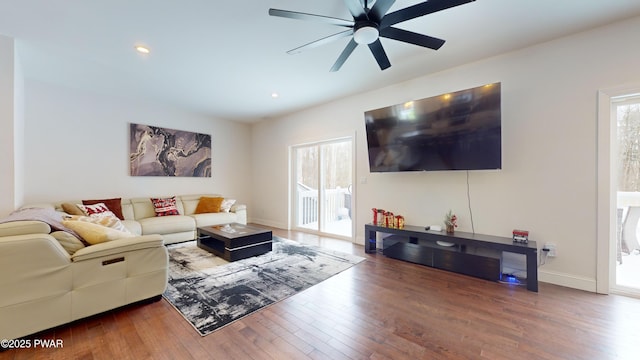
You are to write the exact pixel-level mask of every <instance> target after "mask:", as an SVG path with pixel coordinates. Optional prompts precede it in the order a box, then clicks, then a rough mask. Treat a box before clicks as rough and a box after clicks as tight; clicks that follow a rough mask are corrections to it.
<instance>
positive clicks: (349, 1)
mask: <svg viewBox="0 0 640 360" xmlns="http://www.w3.org/2000/svg"><path fill="white" fill-rule="evenodd" d="M472 1H475V0H429V1H424V2H422V3H419V4H416V5H413V6H409V7H406V8H404V9H401V10H398V11H394V12H392V13H388V14H387V11H389V9H390V8H391V6H392V5H393V4H394V3H395V0H375V1H371V2H369V1H367V0H344V3H345V5H346V6H347V8H348V9H349V12H350V13H351V15H352V16H353V20H344V19H339V18H334V17H329V16H323V15H315V14H306V13H301V12H296V11H289V10H279V9H269V15H271V16H279V17H285V18H290V19H297V20H311V21H319V22H323V23H326V24H331V25H337V26H342V27H345V28H347V30H344V31H341V32H339V33H337V34H333V35H330V36H327V37H324V38H322V39H319V40H316V41H312V42H310V43H308V44H305V45H302V46H300V47H297V48H295V49H292V50H289V51H287V53H288V54H297V53H299V52H301V51H303V50H306V49H309V48H314V47H317V46H320V45H324V44H326V43H329V42H331V41H333V40H337V39H340V38H343V37H347V36H353V37H352V38H351V40H350V41H349V43H348V44H347V46H346V47H345V48H344V50H343V51H342V53H341V54H340V56H339V57H338V60H337V61H336V62H335V64H333V66H332V67H331V71H338V70H340V67H342V65H343V64H344V62H345V61H346V60H347V58H348V57H349V55H351V53H352V52H353V50H354V49H355V48H356V47H357V46H358V45H359V44H362V45H368V46H369V49H370V50H371V53H372V54H373V57H374V58H375V59H376V61H377V62H378V65H379V66H380V70H384V69H387V68H389V67H390V66H391V63H390V62H389V58H388V57H387V54H386V52H385V51H384V48H383V47H382V43H381V42H380V37H384V38H388V39H393V40H398V41H402V42H406V43H409V44H414V45H418V46H423V47H426V48H429V49H433V50H438V49H439V48H440V47H441V46H442V45H444V43H445V41H444V40H442V39H438V38H434V37H431V36H427V35H422V34H418V33H415V32H412V31H407V30H403V29H398V28H395V27H393V25H395V24H398V23H401V22H403V21H407V20H411V19H415V18H417V17H421V16H424V15H427V14H431V13H434V12H437V11H441V10H445V9H448V8H451V7H454V6H458V5H463V4H466V3H469V2H472ZM370 3H373V6H371V8H369V4H370Z"/></svg>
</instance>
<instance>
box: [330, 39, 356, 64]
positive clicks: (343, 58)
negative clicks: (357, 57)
mask: <svg viewBox="0 0 640 360" xmlns="http://www.w3.org/2000/svg"><path fill="white" fill-rule="evenodd" d="M357 46H358V43H357V42H356V41H355V40H353V39H351V41H349V43H348V44H347V46H346V47H345V48H344V50H342V53H341V54H340V56H338V60H336V62H335V64H333V66H332V67H331V70H330V71H331V72H336V71H338V70H340V68H341V67H342V64H344V62H345V61H347V58H348V57H349V56H350V55H351V53H352V52H353V50H354V49H355V48H356V47H357Z"/></svg>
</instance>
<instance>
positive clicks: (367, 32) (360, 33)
mask: <svg viewBox="0 0 640 360" xmlns="http://www.w3.org/2000/svg"><path fill="white" fill-rule="evenodd" d="M378 36H380V31H379V30H378V24H377V23H375V22H373V21H370V20H360V21H356V23H355V24H354V25H353V39H354V40H355V41H356V42H357V43H358V44H362V45H367V44H371V43H373V42H374V41H376V40H378Z"/></svg>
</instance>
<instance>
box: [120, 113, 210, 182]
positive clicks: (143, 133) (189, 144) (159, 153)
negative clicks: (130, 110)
mask: <svg viewBox="0 0 640 360" xmlns="http://www.w3.org/2000/svg"><path fill="white" fill-rule="evenodd" d="M129 134H130V140H129V164H130V166H129V168H130V171H131V175H132V176H184V177H211V135H207V134H199V133H194V132H189V131H181V130H174V129H166V128H162V127H157V126H149V125H140V124H129Z"/></svg>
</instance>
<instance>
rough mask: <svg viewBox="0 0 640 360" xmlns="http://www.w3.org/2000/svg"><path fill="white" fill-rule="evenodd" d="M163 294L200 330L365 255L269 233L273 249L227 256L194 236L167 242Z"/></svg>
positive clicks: (291, 292)
mask: <svg viewBox="0 0 640 360" xmlns="http://www.w3.org/2000/svg"><path fill="white" fill-rule="evenodd" d="M167 249H168V251H169V260H170V261H169V284H168V286H167V290H166V291H165V293H164V294H163V296H164V298H165V299H167V300H168V301H169V302H170V303H171V304H172V305H173V306H174V307H175V308H176V309H177V310H178V311H179V312H180V313H182V315H183V316H184V317H185V318H186V319H187V320H189V322H190V323H191V324H192V325H193V327H194V328H195V329H196V330H198V332H199V333H200V335H202V336H204V335H207V334H209V333H211V332H213V331H215V330H217V329H219V328H221V327H223V326H225V325H228V324H230V323H231V322H233V321H235V320H238V319H241V318H242V317H244V316H246V315H249V314H251V313H252V312H254V311H257V310H259V309H260V308H262V307H265V306H267V305H270V304H273V303H275V302H277V301H280V300H283V299H285V298H287V297H289V296H291V295H294V294H295V293H297V292H300V291H302V290H304V289H307V288H309V287H311V286H313V285H316V284H318V283H319V282H321V281H324V280H326V279H328V278H330V277H332V276H334V275H336V274H338V273H340V272H342V271H344V270H346V269H348V268H350V267H351V266H353V265H355V264H357V263H359V262H361V261H363V260H364V258H362V257H359V256H355V255H351V254H345V253H340V252H337V251H332V250H327V249H323V248H320V247H316V246H309V245H302V244H300V243H298V242H295V241H292V240H287V239H282V238H277V237H275V236H274V237H273V251H271V252H269V253H266V254H264V255H260V256H255V257H252V258H248V259H244V260H239V261H235V262H231V263H230V262H226V261H225V260H223V259H221V258H219V257H217V256H215V255H213V254H211V253H209V252H207V251H205V250H202V249H200V248H198V247H197V245H196V242H195V241H189V242H186V243H180V244H175V245H168V246H167Z"/></svg>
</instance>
